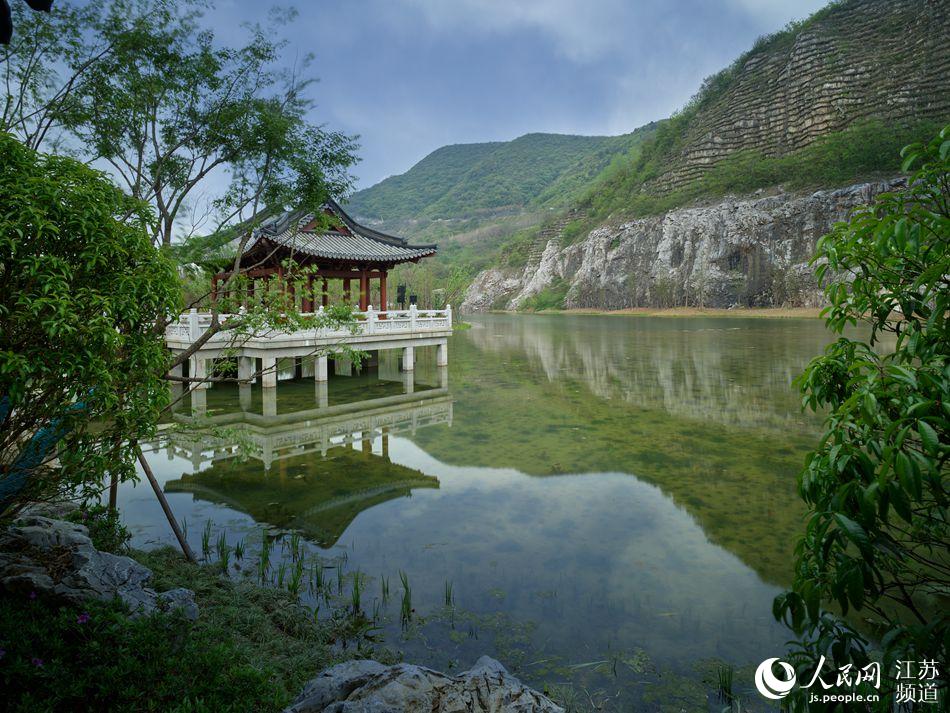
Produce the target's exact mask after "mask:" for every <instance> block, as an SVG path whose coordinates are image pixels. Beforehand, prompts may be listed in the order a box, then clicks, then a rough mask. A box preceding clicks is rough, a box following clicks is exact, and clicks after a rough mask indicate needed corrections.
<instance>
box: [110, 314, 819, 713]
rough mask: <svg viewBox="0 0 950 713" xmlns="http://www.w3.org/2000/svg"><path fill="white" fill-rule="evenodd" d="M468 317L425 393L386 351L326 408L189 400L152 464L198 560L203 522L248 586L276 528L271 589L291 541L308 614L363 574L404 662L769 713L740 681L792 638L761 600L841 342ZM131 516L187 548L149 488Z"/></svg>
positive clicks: (804, 323)
mask: <svg viewBox="0 0 950 713" xmlns="http://www.w3.org/2000/svg"><path fill="white" fill-rule="evenodd" d="M472 321H473V326H472V329H470V330H468V331H464V332H459V333H457V334H456V335H455V336H454V337H453V338H452V339H451V340H450V345H449V367H448V373H445V371H444V370H442V372H441V373H440V370H438V369H437V368H436V367H435V366H434V358H433V355H427V354H423V355H422V358H421V359H420V358H418V357H417V360H418V362H419V363H418V364H417V371H416V374H415V377H414V380H413V383H412V385H411V387H410V385H409V384H408V383H407V382H406V380H405V379H402V378H401V377H400V375H399V374H398V373H397V372H396V371H395V368H394V365H393V364H392V363H391V361H389V359H388V357H387V356H385V355H384V358H383V361H382V363H381V364H379V366H378V367H377V366H374V367H370V368H368V369H367V370H366V372H365V373H364V374H362V375H359V376H350V377H346V376H340V377H331V380H330V383H329V387H328V389H327V391H325V392H323V393H321V391H320V389H319V387H316V386H315V385H314V382H313V381H312V380H310V379H299V380H293V381H282V382H280V386H279V387H278V389H277V396H276V400H274V399H271V398H268V399H265V398H263V396H262V394H261V391H260V390H259V389H257V388H256V387H255V388H254V389H253V390H252V391H251V393H250V394H248V393H247V392H245V394H244V396H243V398H242V397H241V396H240V395H239V393H238V390H237V388H235V387H230V388H228V387H215V388H213V389H212V390H211V391H210V392H208V394H207V396H206V404H195V406H196V407H200V408H199V410H200V411H202V412H203V415H202V422H203V423H206V422H208V421H210V422H213V423H214V427H213V429H212V430H210V431H209V430H208V428H207V427H205V426H202V427H200V428H199V427H198V426H196V425H193V424H190V422H189V420H190V418H191V416H190V413H191V406H192V405H191V404H189V403H187V402H186V403H184V404H183V406H182V409H181V410H179V412H178V414H177V415H176V425H175V426H173V427H171V430H169V431H168V432H167V433H166V434H165V436H164V437H163V439H162V440H161V442H160V443H158V444H155V449H154V450H153V451H152V452H151V453H150V454H149V460H150V463H151V464H152V466H153V468H154V470H155V472H156V475H157V476H158V478H159V480H160V481H161V482H162V484H163V486H164V488H165V491H166V493H168V498H169V502H170V504H171V507H172V508H173V509H174V511H175V513H176V514H177V515H178V517H179V519H184V520H185V521H186V522H187V527H188V537H189V540H190V542H191V544H192V546H193V547H194V548H195V549H196V551H198V552H201V550H202V531H203V530H204V528H206V527H210V531H211V533H212V535H211V538H210V541H211V542H212V543H214V542H215V541H216V540H217V538H218V536H219V533H221V532H224V533H226V534H225V536H226V538H227V539H228V541H229V542H230V543H231V544H234V543H236V542H238V541H239V540H242V539H243V540H244V541H245V542H246V543H247V550H248V552H247V554H246V555H245V558H244V561H243V562H237V563H236V564H237V565H238V566H239V567H241V569H242V570H243V571H244V572H245V573H246V575H247V576H250V577H254V578H256V577H257V566H256V558H257V553H258V552H259V550H260V543H261V541H262V532H263V531H267V532H268V533H269V537H270V538H271V540H272V541H273V547H274V550H273V552H272V555H271V557H272V559H273V560H274V563H275V565H274V569H273V570H272V571H271V572H270V574H269V575H268V576H269V577H271V578H273V579H276V578H278V577H279V576H281V575H280V574H279V572H278V571H277V570H278V567H277V562H278V561H280V560H282V561H285V562H287V563H290V562H291V560H292V558H291V556H290V548H291V547H292V546H293V544H292V540H295V539H296V538H293V535H292V533H298V534H299V536H300V542H301V544H300V549H301V550H302V551H305V554H304V561H306V562H307V566H308V569H307V570H306V572H305V573H304V575H303V580H304V582H303V585H302V591H301V596H302V599H303V600H304V601H305V602H307V603H308V604H309V605H311V606H312V605H314V603H315V602H316V601H318V600H322V598H321V597H320V596H319V594H317V595H315V594H314V593H313V592H312V591H308V590H309V589H310V586H309V580H311V579H312V578H313V576H314V574H313V571H312V570H311V569H309V567H310V563H311V562H312V561H314V558H315V557H319V558H320V560H321V561H322V562H324V563H326V564H328V565H330V567H328V568H327V569H326V570H325V576H326V579H327V580H328V584H327V585H326V587H327V588H328V589H330V590H331V591H332V596H336V595H337V592H338V589H337V587H338V585H337V573H336V569H334V567H335V566H339V568H340V571H341V572H343V573H344V583H343V595H342V598H343V599H346V600H349V597H350V592H351V587H352V579H353V577H354V573H356V572H359V573H360V576H361V578H362V579H364V580H365V589H364V591H363V594H362V606H363V608H364V610H365V611H366V612H367V613H368V614H370V615H372V614H373V613H374V611H375V612H376V613H377V615H378V619H379V621H380V626H381V627H382V633H383V638H384V641H385V643H386V644H388V645H389V646H391V647H392V648H395V649H398V650H401V651H402V652H404V654H405V657H406V659H407V660H410V661H413V662H419V663H424V664H427V665H431V666H433V667H436V668H440V669H451V670H461V669H464V668H467V667H469V666H470V665H471V664H472V663H473V662H474V660H475V659H476V658H477V657H478V656H479V655H481V654H485V653H487V654H489V655H492V656H494V657H496V658H498V659H499V660H501V661H502V662H503V663H504V664H505V665H506V666H507V667H508V668H509V669H510V670H512V671H513V672H514V673H516V674H517V675H518V676H520V677H521V678H522V679H524V680H525V681H527V682H530V683H531V684H533V685H535V686H537V687H548V688H549V689H550V688H553V687H559V688H560V692H561V694H562V695H565V692H567V693H566V695H573V696H575V697H576V700H577V701H578V702H588V703H589V702H590V701H593V702H594V703H596V704H604V705H605V707H606V709H608V710H614V709H617V710H628V709H630V707H631V705H636V706H637V709H639V710H683V709H685V710H721V708H722V704H721V703H719V702H718V701H717V700H716V693H715V689H716V681H717V671H718V670H719V668H720V667H722V666H724V665H727V664H729V665H732V666H735V667H736V674H735V684H734V686H735V690H736V692H737V693H739V694H740V695H741V696H742V698H743V708H744V709H753V710H754V709H757V708H756V706H761V699H759V698H758V696H757V694H755V692H754V689H753V688H752V677H751V671H752V670H753V669H754V668H755V666H756V665H757V664H758V663H759V662H760V661H762V660H763V659H765V658H767V657H771V656H779V655H781V653H782V652H783V651H784V649H785V642H786V640H787V639H788V638H789V632H788V631H786V630H785V629H783V628H782V627H780V626H779V625H777V624H776V623H775V622H774V621H773V619H772V616H771V604H772V599H773V597H774V596H775V595H776V594H778V593H779V592H780V591H781V590H782V589H783V588H784V587H786V586H787V585H788V584H789V583H790V580H791V573H792V551H793V547H794V543H795V540H796V538H797V536H798V534H799V532H800V530H801V527H802V524H801V515H802V512H803V508H802V505H801V504H800V501H799V499H798V497H797V495H796V491H795V476H796V473H797V472H798V470H799V469H800V467H801V464H802V461H803V458H804V455H805V453H806V452H807V450H808V449H809V448H810V447H812V445H813V444H814V443H815V442H816V436H817V433H818V431H819V427H820V423H819V421H818V419H816V418H815V417H813V416H809V415H807V414H803V413H802V412H801V410H800V408H799V405H798V400H797V397H796V395H795V393H794V392H793V390H792V388H791V386H790V383H791V380H792V379H793V378H794V377H795V376H796V375H797V374H798V373H799V372H800V371H801V369H802V367H803V366H804V365H805V364H806V363H807V361H808V360H809V359H810V358H811V357H812V356H814V355H816V354H818V353H820V351H821V349H822V348H823V346H824V345H825V344H826V343H827V342H828V341H830V339H831V337H830V336H829V334H828V333H827V332H826V331H825V330H824V327H823V326H822V324H821V323H820V322H819V321H818V320H771V319H738V318H737V319H732V318H696V319H692V318H656V317H651V318H633V317H581V316H560V315H552V316H503V315H498V316H485V317H478V318H477V319H473V320H472ZM420 351H422V350H420ZM264 414H267V415H264ZM242 453H243V454H245V455H244V456H242ZM120 505H121V507H122V511H123V513H124V515H125V517H126V519H127V521H128V524H129V525H130V526H131V527H132V529H133V531H134V533H135V538H134V542H133V544H135V545H136V546H155V545H159V544H170V543H172V542H173V540H172V538H171V534H170V532H169V529H168V526H167V523H166V522H165V521H164V518H163V516H162V514H161V511H160V509H159V507H158V505H157V503H156V501H155V499H154V497H153V496H152V494H151V491H150V490H149V488H148V486H147V484H144V485H143V484H139V485H138V486H136V487H135V488H133V487H132V486H131V485H129V486H124V487H123V491H122V493H121V502H120ZM208 523H211V524H210V525H209V524H208ZM216 557H217V556H216V554H215V553H214V552H212V553H211V554H210V555H209V558H210V559H211V560H215V559H216ZM233 559H234V558H233V555H232V560H233ZM292 568H293V566H292V564H287V565H286V568H285V570H284V574H283V579H284V586H287V584H288V581H289V580H290V578H291V571H292ZM232 569H233V574H234V576H235V577H240V576H242V574H241V572H240V571H238V570H237V569H235V568H232ZM400 572H404V573H405V575H406V576H407V578H408V581H409V584H410V587H411V592H412V608H413V609H414V610H415V612H414V614H413V619H412V621H411V622H410V624H409V626H408V627H406V626H403V625H402V624H401V622H400V599H401V597H402V585H401V584H400V579H399V573H400ZM386 581H388V586H389V589H390V598H389V601H388V602H384V601H383V599H384V597H383V591H382V590H383V585H384V582H386ZM449 585H450V586H451V601H452V606H446V598H447V591H446V590H447V586H449ZM331 598H332V597H331ZM325 609H326V607H325V605H324V611H325ZM750 706H751V708H750Z"/></svg>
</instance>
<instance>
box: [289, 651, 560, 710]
mask: <svg viewBox="0 0 950 713" xmlns="http://www.w3.org/2000/svg"><path fill="white" fill-rule="evenodd" d="M403 711H405V712H406V713H410V712H414V711H428V712H431V713H456V712H459V713H461V712H462V711H465V712H466V713H564V709H563V708H561V707H560V706H559V705H557V704H556V703H555V702H554V701H552V700H551V699H550V698H548V697H547V696H544V695H542V694H540V693H538V692H537V691H534V690H532V689H530V688H528V687H527V686H525V685H524V684H522V683H521V682H520V681H519V680H518V679H517V678H515V677H514V676H512V675H511V674H510V673H508V672H507V671H506V670H505V667H504V666H502V665H501V664H500V663H498V661H495V660H494V659H492V658H489V657H488V656H482V657H481V658H480V659H479V660H478V661H477V662H476V663H475V665H474V666H473V667H472V668H470V669H469V670H468V671H465V672H464V673H461V674H459V675H457V676H447V675H445V674H444V673H439V672H438V671H433V670H432V669H428V668H424V667H422V666H414V665H412V664H397V665H395V666H384V665H383V664H380V663H377V662H376V661H347V662H345V663H341V664H338V665H336V666H333V667H332V668H328V669H327V670H326V671H324V672H323V673H321V674H320V675H319V676H317V677H316V678H315V679H313V680H312V681H310V682H309V683H308V684H307V685H306V686H305V687H304V689H303V691H302V692H301V694H300V695H299V696H298V697H297V700H296V701H294V703H293V705H291V706H290V707H289V708H287V709H286V710H285V711H284V713H402V712H403Z"/></svg>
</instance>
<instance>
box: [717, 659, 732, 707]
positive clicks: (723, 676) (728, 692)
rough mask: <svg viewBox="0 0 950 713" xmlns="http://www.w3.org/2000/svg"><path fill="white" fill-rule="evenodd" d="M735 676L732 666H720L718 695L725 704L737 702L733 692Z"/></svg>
mask: <svg viewBox="0 0 950 713" xmlns="http://www.w3.org/2000/svg"><path fill="white" fill-rule="evenodd" d="M734 676H735V669H734V668H733V667H732V666H731V665H730V664H726V665H725V666H720V667H719V669H718V671H717V677H718V686H717V693H718V694H719V700H721V701H722V702H723V703H730V704H731V703H732V702H733V701H734V700H735V694H733V692H732V681H733V678H734Z"/></svg>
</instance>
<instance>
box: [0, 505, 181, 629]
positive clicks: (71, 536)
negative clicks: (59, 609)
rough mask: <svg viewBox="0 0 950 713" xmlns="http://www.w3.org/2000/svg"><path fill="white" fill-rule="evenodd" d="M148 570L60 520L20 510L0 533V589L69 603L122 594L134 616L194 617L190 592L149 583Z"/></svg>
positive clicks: (120, 595)
mask: <svg viewBox="0 0 950 713" xmlns="http://www.w3.org/2000/svg"><path fill="white" fill-rule="evenodd" d="M151 578H152V572H151V570H150V569H148V568H147V567H144V566H143V565H141V564H139V563H138V562H136V561H135V560H133V559H132V558H131V557H123V556H121V555H114V554H112V553H110V552H101V551H99V550H97V549H96V548H95V547H94V546H93V544H92V540H90V539H89V530H88V529H87V528H86V527H85V526H83V525H77V524H75V523H72V522H66V521H64V520H54V519H51V518H48V517H43V516H41V515H33V514H28V515H23V516H21V517H19V518H17V520H16V521H14V523H13V524H12V525H10V526H9V527H8V528H7V529H6V530H5V531H4V532H3V533H0V589H4V590H6V591H8V592H12V593H18V594H22V595H24V596H27V595H29V594H30V593H31V592H35V593H36V594H37V595H43V596H50V597H54V598H57V599H61V600H63V601H67V602H71V603H73V604H81V603H82V602H85V601H88V600H91V599H92V600H98V601H103V602H108V601H112V600H113V599H115V598H118V599H120V600H121V601H122V602H124V603H125V604H126V606H128V607H129V610H130V611H131V612H132V615H133V616H139V615H147V614H152V613H153V612H156V611H169V610H171V609H181V610H182V613H183V614H184V615H185V616H186V617H188V618H189V619H196V618H197V617H198V605H197V604H195V600H194V592H192V591H190V590H188V589H172V590H169V591H168V592H164V593H162V594H159V593H158V592H156V591H155V590H154V589H152V588H151V587H149V586H148V585H149V582H150V581H151Z"/></svg>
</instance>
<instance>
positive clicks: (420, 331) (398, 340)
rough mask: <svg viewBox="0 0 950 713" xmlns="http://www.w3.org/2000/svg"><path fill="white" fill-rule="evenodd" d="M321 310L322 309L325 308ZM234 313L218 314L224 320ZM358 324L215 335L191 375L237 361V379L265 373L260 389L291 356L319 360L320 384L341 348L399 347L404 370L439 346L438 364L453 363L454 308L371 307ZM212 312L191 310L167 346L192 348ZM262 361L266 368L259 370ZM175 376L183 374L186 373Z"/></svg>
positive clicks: (171, 328)
mask: <svg viewBox="0 0 950 713" xmlns="http://www.w3.org/2000/svg"><path fill="white" fill-rule="evenodd" d="M321 309H322V308H321ZM229 316H230V315H226V314H219V315H218V319H219V320H220V321H222V322H223V321H226V320H227V319H228V317H229ZM355 316H356V318H357V322H356V323H355V325H353V326H352V328H350V327H347V328H342V329H329V328H323V329H307V330H299V331H294V332H279V331H269V332H267V333H264V334H255V335H251V336H240V337H238V336H237V335H235V334H233V333H231V332H229V331H221V332H218V333H217V334H215V335H213V336H212V337H211V338H210V339H209V340H208V341H207V342H206V343H205V344H203V345H202V346H201V348H200V349H199V350H198V351H196V352H195V353H194V354H193V355H192V356H191V357H190V359H189V376H190V377H191V378H198V379H203V378H205V377H206V375H207V374H208V373H209V370H208V362H209V361H210V360H214V359H220V358H236V359H237V363H238V378H239V379H250V378H251V376H252V375H253V374H255V373H257V372H261V377H260V381H261V386H263V387H264V388H274V387H276V386H277V360H278V359H286V358H302V357H311V356H313V357H315V360H314V369H313V372H314V373H313V377H314V380H315V381H318V382H325V381H327V380H328V378H329V377H328V374H329V370H328V368H327V358H328V357H327V352H332V351H333V350H334V349H335V348H338V347H340V346H343V345H345V346H347V347H349V348H350V349H354V350H358V351H366V352H369V351H375V350H388V349H399V350H401V351H402V370H403V371H405V372H411V371H413V369H414V349H415V348H416V347H427V346H435V347H436V365H437V366H440V367H442V366H446V365H447V364H448V338H449V337H450V336H451V335H452V308H451V306H449V307H446V308H445V309H440V310H420V309H416V307H415V305H412V306H410V308H409V309H407V310H387V311H374V310H373V308H372V306H370V307H369V308H368V309H367V310H365V311H360V312H356V313H355ZM211 322H212V315H211V314H210V313H203V312H198V311H197V310H191V311H190V312H188V313H186V314H184V315H182V316H181V317H180V318H179V319H178V320H177V321H175V322H173V323H171V324H170V325H168V327H167V328H166V330H165V342H166V344H167V345H168V348H169V349H170V350H171V351H172V352H173V353H175V354H180V353H181V352H184V351H186V350H188V349H190V348H191V347H192V345H193V344H194V343H195V341H197V340H198V339H200V338H201V336H202V335H203V334H204V332H205V331H207V330H208V328H209V327H210V326H211ZM257 359H260V360H261V367H260V368H259V369H258V368H256V367H257V361H256V360H257ZM178 372H179V373H177V374H174V375H176V376H182V374H181V373H180V372H181V369H180V368H179V370H178ZM208 386H210V382H207V381H205V382H202V383H200V384H199V385H198V388H207V387H208Z"/></svg>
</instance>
